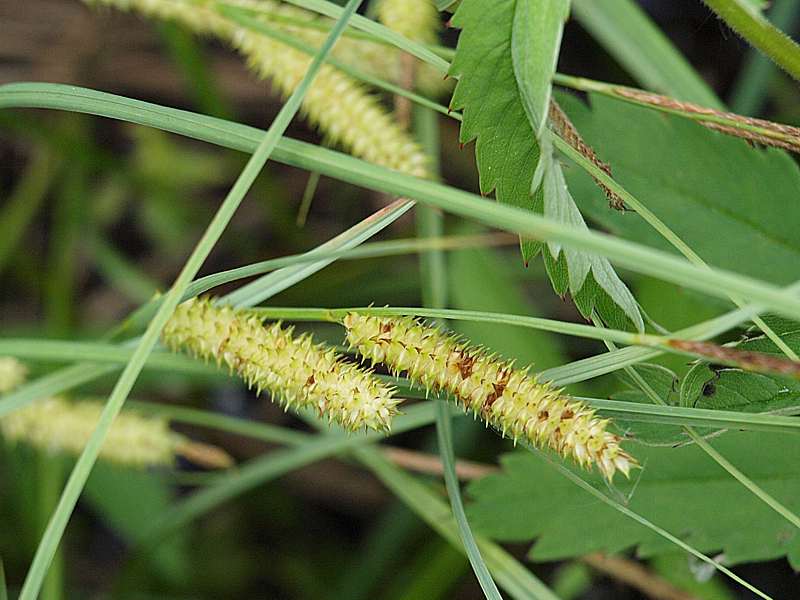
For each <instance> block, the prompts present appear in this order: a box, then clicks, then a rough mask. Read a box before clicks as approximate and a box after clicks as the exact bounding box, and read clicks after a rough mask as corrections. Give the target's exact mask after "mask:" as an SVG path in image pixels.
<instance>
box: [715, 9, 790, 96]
mask: <svg viewBox="0 0 800 600" xmlns="http://www.w3.org/2000/svg"><path fill="white" fill-rule="evenodd" d="M703 1H704V2H705V3H706V4H707V5H708V7H709V8H711V10H713V11H714V12H715V13H716V14H717V15H718V16H719V17H720V18H721V19H722V20H723V21H725V22H726V23H727V24H728V25H729V26H730V27H731V29H733V30H734V31H735V32H736V33H738V34H739V35H740V36H742V37H743V38H744V39H745V40H746V41H747V42H748V43H749V44H750V45H752V46H754V47H755V48H758V49H759V50H761V52H763V53H764V54H766V55H767V56H768V57H769V58H771V59H772V60H773V61H774V62H775V64H776V65H778V66H779V67H780V68H781V69H783V70H784V71H786V72H787V73H788V74H789V75H791V76H792V77H793V78H794V79H797V80H800V46H798V45H797V43H796V42H795V41H794V40H792V38H790V37H789V36H788V35H786V34H785V33H783V32H782V31H781V30H780V29H778V28H777V27H775V26H774V25H772V23H770V22H769V21H768V20H767V19H765V18H764V16H763V15H761V13H759V12H757V11H756V9H755V8H753V7H752V6H748V4H747V2H746V0H703Z"/></svg>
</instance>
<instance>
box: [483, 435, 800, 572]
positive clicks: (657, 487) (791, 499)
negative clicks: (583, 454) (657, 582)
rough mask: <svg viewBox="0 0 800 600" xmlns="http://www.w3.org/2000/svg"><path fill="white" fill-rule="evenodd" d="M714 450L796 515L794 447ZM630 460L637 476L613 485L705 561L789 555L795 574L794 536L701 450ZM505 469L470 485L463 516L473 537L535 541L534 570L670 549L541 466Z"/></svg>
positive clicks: (520, 455) (526, 457)
mask: <svg viewBox="0 0 800 600" xmlns="http://www.w3.org/2000/svg"><path fill="white" fill-rule="evenodd" d="M713 445H714V446H715V448H716V449H717V450H719V451H720V452H721V453H722V454H724V455H725V456H726V457H727V458H728V459H730V460H731V461H732V462H734V463H735V464H736V465H737V466H739V467H741V469H742V470H743V471H744V472H745V473H747V474H748V476H750V477H752V478H753V479H754V480H755V481H756V483H757V484H758V485H759V486H761V487H762V488H764V489H765V490H766V491H768V492H769V493H771V494H773V495H775V496H776V497H778V498H780V499H781V500H782V501H784V502H786V503H787V506H790V507H791V508H792V509H794V510H798V509H800V474H798V472H797V469H796V464H795V463H796V460H795V459H794V457H795V455H796V453H797V447H796V443H795V442H794V441H793V440H792V439H791V438H788V437H786V436H768V435H763V434H751V433H736V434H729V435H727V436H724V437H722V438H719V439H716V440H714V441H713ZM633 452H634V454H635V455H636V457H637V458H638V459H639V460H640V461H641V463H642V465H644V467H643V470H642V471H641V477H638V474H637V475H634V477H633V479H634V481H633V482H622V483H620V482H616V485H617V486H618V487H619V490H620V491H621V492H622V493H626V494H630V500H629V502H628V507H629V508H630V509H631V510H633V511H635V512H636V513H638V514H641V515H643V516H644V517H646V518H647V519H649V520H651V521H653V522H654V523H656V524H657V525H659V526H661V527H663V528H665V529H667V530H668V531H674V532H676V533H680V534H681V538H682V539H683V540H685V541H686V542H687V543H689V544H691V545H693V546H695V547H696V548H698V549H699V550H701V551H703V552H717V551H722V552H724V554H725V562H726V564H737V563H741V562H747V561H758V560H768V559H774V558H779V557H782V556H788V558H789V560H790V562H791V564H792V565H793V566H794V567H795V568H797V567H800V532H798V531H797V530H796V529H795V528H794V527H793V526H792V525H791V524H790V523H788V522H787V521H786V520H785V519H783V517H781V516H780V515H778V514H777V513H775V512H774V511H772V510H771V509H770V508H769V507H768V506H766V505H764V504H763V503H762V502H761V501H760V500H758V499H757V498H756V497H755V496H753V495H752V494H751V493H750V492H749V491H748V490H746V489H745V488H744V487H742V486H741V485H740V484H739V483H738V482H737V481H735V480H734V479H733V478H731V477H730V476H729V475H728V474H727V473H726V472H725V471H724V470H722V468H721V467H719V465H717V464H716V463H715V462H714V461H713V460H712V459H711V458H709V457H708V456H707V455H705V453H704V452H703V451H702V450H701V449H700V448H697V447H696V446H684V447H681V448H645V447H641V448H634V449H633ZM502 463H503V467H504V468H503V471H502V472H501V473H500V474H497V475H491V476H489V477H486V478H484V479H481V480H479V481H477V482H475V483H473V484H472V485H471V486H470V493H471V494H472V496H473V497H474V498H475V503H474V504H472V506H471V507H470V510H469V514H470V517H471V522H472V523H473V526H474V527H475V529H476V530H478V531H480V532H482V533H484V534H486V535H488V536H491V537H495V538H497V539H500V540H503V541H515V542H523V541H527V540H531V539H533V538H537V541H536V544H535V545H534V546H533V548H532V549H531V552H530V556H531V558H533V559H534V560H538V561H549V560H557V559H563V558H567V557H573V556H580V555H583V554H586V553H589V552H595V551H603V552H618V551H622V550H625V549H627V548H632V547H636V548H638V553H639V555H641V556H653V555H657V554H659V553H663V552H665V551H667V550H669V544H668V542H666V541H665V540H664V539H662V538H660V537H659V536H657V535H656V534H654V533H653V532H652V531H650V530H648V529H645V528H644V527H642V526H640V525H638V524H636V523H634V522H633V521H630V520H629V519H627V518H625V517H624V516H623V515H621V514H620V513H618V512H617V511H615V510H614V509H612V508H610V507H608V506H607V505H605V504H603V503H601V502H600V501H598V500H597V499H595V498H594V497H592V496H590V495H589V494H588V493H587V492H585V491H584V490H580V489H577V488H576V487H575V486H574V484H572V483H571V482H569V481H567V480H566V479H565V478H564V477H563V476H562V475H561V474H559V473H558V472H557V471H556V470H554V469H553V468H552V467H551V466H549V465H548V464H547V463H546V462H545V461H544V460H543V459H541V458H540V457H537V456H536V455H533V454H531V453H528V452H515V453H513V454H508V455H506V456H504V457H503V460H502ZM590 479H592V480H593V482H594V483H595V486H596V487H597V486H603V485H604V484H603V483H602V481H601V480H600V478H599V476H590ZM637 479H638V481H637ZM634 488H635V489H634Z"/></svg>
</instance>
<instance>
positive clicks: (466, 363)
mask: <svg viewBox="0 0 800 600" xmlns="http://www.w3.org/2000/svg"><path fill="white" fill-rule="evenodd" d="M456 365H457V366H458V372H459V373H461V379H466V378H467V377H469V376H470V375H472V368H473V367H474V366H475V357H474V356H469V355H467V354H464V352H463V351H461V350H459V359H458V361H456Z"/></svg>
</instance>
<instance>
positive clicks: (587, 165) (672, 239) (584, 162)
mask: <svg viewBox="0 0 800 600" xmlns="http://www.w3.org/2000/svg"><path fill="white" fill-rule="evenodd" d="M554 140H555V145H556V147H557V148H558V149H559V150H561V151H562V152H563V153H564V154H566V155H567V156H569V158H570V159H571V160H573V161H574V162H575V163H576V164H578V165H579V166H580V167H581V168H582V169H583V170H585V171H586V172H587V173H589V174H590V175H591V176H592V177H594V178H595V179H596V180H598V181H599V182H601V184H602V185H604V186H605V187H607V188H608V189H610V190H611V191H612V192H614V193H615V194H616V195H617V196H619V197H620V198H621V199H622V201H623V202H624V203H625V204H626V205H627V206H629V207H630V208H632V209H633V210H634V211H636V212H637V213H638V214H639V216H641V217H642V219H644V220H645V222H647V224H648V225H650V226H651V227H652V228H653V229H655V230H656V231H657V232H658V233H659V234H660V235H661V237H663V238H664V239H665V240H666V241H667V242H669V243H670V244H671V245H672V246H673V247H674V248H675V249H676V250H678V252H680V253H681V254H683V255H684V256H685V257H686V259H687V260H689V262H691V263H692V264H695V265H697V266H699V267H702V268H704V269H708V270H711V267H710V266H709V265H708V263H706V262H705V261H704V260H703V259H702V258H700V256H699V255H698V254H697V253H696V252H695V251H694V250H692V249H691V248H690V247H689V246H688V245H687V244H686V242H684V241H683V240H682V239H681V238H680V237H679V236H678V235H677V234H676V233H675V232H674V231H672V230H671V229H670V228H669V227H668V226H667V224H666V223H664V222H663V221H662V220H661V219H659V218H658V217H657V216H656V214H655V213H653V212H652V211H651V210H650V209H649V208H647V207H646V206H645V205H644V204H642V203H641V202H639V200H638V199H637V198H636V197H635V196H634V195H633V194H631V193H630V192H628V191H627V190H626V189H625V188H623V187H622V186H621V185H620V184H618V183H617V182H616V181H615V180H614V179H613V178H612V177H610V176H609V175H608V173H606V172H605V171H604V170H603V169H601V168H599V167H598V166H597V165H595V164H594V163H593V162H592V161H591V160H589V159H588V158H586V157H585V156H583V155H582V154H581V153H580V152H579V151H577V150H576V149H575V148H573V147H572V146H570V145H569V143H567V142H565V141H564V140H562V139H561V138H559V137H557V136H554ZM728 297H729V298H730V300H731V301H732V302H733V303H734V304H736V306H738V307H739V308H742V307H744V305H745V301H744V300H743V299H742V298H740V297H739V296H737V295H734V294H729V295H728ZM752 320H753V322H754V323H755V324H756V325H757V326H758V327H759V329H761V331H763V332H764V334H766V336H767V337H768V338H769V339H770V340H771V341H772V342H773V343H774V344H775V345H776V346H777V347H778V348H780V349H781V351H782V352H783V353H784V354H786V356H788V357H789V358H790V359H791V360H793V361H800V357H798V356H797V354H796V353H795V352H794V350H792V349H791V348H790V347H789V346H788V345H787V344H786V342H784V341H783V340H782V339H781V337H780V336H779V335H778V334H777V333H775V332H774V331H773V330H772V329H771V328H770V327H769V325H767V324H766V323H765V322H764V320H763V319H762V318H761V317H759V316H758V315H753V317H752Z"/></svg>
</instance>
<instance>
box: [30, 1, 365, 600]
mask: <svg viewBox="0 0 800 600" xmlns="http://www.w3.org/2000/svg"><path fill="white" fill-rule="evenodd" d="M359 4H360V0H350V2H348V4H347V7H346V8H345V9H344V11H343V14H342V17H341V18H340V19H339V21H338V22H337V24H336V27H334V29H333V30H332V31H331V34H330V36H329V37H328V39H327V41H326V44H325V45H324V46H323V48H322V49H321V50H320V53H319V54H318V55H317V56H316V57H315V58H314V61H313V62H312V64H311V65H310V66H309V67H308V71H307V73H306V74H305V76H304V77H303V81H302V82H301V83H300V85H298V87H297V89H296V91H295V92H294V93H293V94H292V96H291V97H290V98H289V100H288V101H287V102H286V104H285V105H284V106H283V108H281V110H280V112H279V113H278V115H277V117H276V118H275V120H274V121H273V123H272V125H271V126H270V128H269V130H268V131H267V133H266V134H265V135H264V137H263V139H262V140H261V141H260V143H259V144H258V147H257V148H256V151H255V152H254V154H253V156H251V158H250V160H249V161H248V163H247V165H246V166H245V168H244V170H243V171H242V173H241V174H240V176H239V178H238V179H237V181H236V183H235V184H234V185H233V187H232V189H231V191H230V192H229V193H228V195H227V196H226V198H225V200H224V201H223V203H222V205H221V206H220V208H219V210H218V211H217V213H216V214H215V215H214V218H213V219H212V221H211V223H210V224H209V226H208V229H207V230H206V232H205V233H204V234H203V236H202V238H201V239H200V241H199V242H198V244H197V246H196V248H195V250H194V251H193V252H192V254H191V256H190V257H189V259H188V260H187V261H186V264H185V265H184V267H183V269H182V270H181V272H180V274H179V275H178V277H177V279H176V280H175V283H174V284H173V286H172V288H171V289H170V291H169V292H168V293H167V295H166V298H165V300H164V304H163V305H162V306H161V307H160V308H159V310H158V312H157V313H156V315H155V316H154V317H153V320H152V321H151V322H150V324H149V326H148V328H147V331H146V332H145V334H144V335H143V336H142V339H141V341H140V342H139V344H138V345H137V347H136V350H135V351H134V354H133V356H132V357H131V359H130V361H129V362H128V363H127V364H126V366H125V369H124V370H123V372H122V375H121V376H120V378H119V379H118V380H117V383H116V384H115V386H114V389H113V390H112V392H111V395H110V396H109V398H108V401H107V403H106V405H105V407H104V409H103V411H102V413H101V415H100V418H99V420H98V425H97V427H96V428H95V430H94V432H93V433H92V435H91V437H90V438H89V440H88V442H87V444H86V446H85V448H84V450H83V452H82V453H81V455H80V457H79V458H78V461H77V463H76V465H75V467H74V469H73V471H72V473H71V474H70V477H69V479H68V480H67V483H66V486H65V487H64V491H63V492H62V494H61V498H60V499H59V502H58V505H57V507H56V510H55V511H54V513H53V515H52V517H51V519H50V522H49V523H48V525H47V528H46V530H45V532H44V535H43V536H42V539H41V540H40V542H39V546H38V548H37V549H36V553H35V555H34V558H33V562H32V563H31V567H30V570H29V571H28V574H27V576H26V577H25V581H24V583H23V585H22V589H21V591H20V596H19V597H20V600H36V598H37V597H38V596H39V591H40V590H41V587H42V583H43V581H44V578H45V576H46V574H47V570H48V568H49V566H50V563H51V561H52V559H53V556H54V554H55V552H56V549H57V548H58V545H59V542H60V541H61V537H62V536H63V534H64V530H65V529H66V526H67V523H68V521H69V518H70V516H71V515H72V512H73V510H74V508H75V505H76V504H77V501H78V497H79V496H80V494H81V491H82V490H83V487H84V485H85V484H86V480H87V479H88V477H89V473H90V471H91V469H92V467H93V466H94V463H95V462H96V461H97V457H98V456H99V454H100V450H101V448H102V446H103V442H104V440H105V438H106V436H107V434H108V432H109V430H110V429H111V426H112V424H113V422H114V419H115V418H116V417H117V415H118V414H119V412H120V410H121V409H122V405H123V404H124V402H125V400H126V399H127V396H128V394H129V393H130V391H131V389H132V388H133V385H134V383H135V381H136V379H137V377H138V375H139V373H140V372H141V370H142V368H143V366H144V363H145V361H146V360H147V356H148V355H149V354H150V353H151V352H152V350H153V348H154V347H155V345H156V342H157V341H158V336H159V334H160V333H161V330H162V329H163V328H164V326H165V325H166V322H167V320H168V319H169V317H170V315H171V314H172V312H173V311H174V310H175V308H176V307H177V305H178V303H179V301H180V298H181V296H182V295H183V293H184V292H185V290H186V287H188V285H189V283H190V282H191V280H192V279H193V278H194V277H195V275H196V274H197V272H198V271H199V270H200V267H201V266H202V264H203V262H204V261H205V259H206V258H207V257H208V255H209V254H210V253H211V250H212V249H213V247H214V245H215V244H216V242H217V240H218V239H219V238H220V236H221V235H222V232H223V231H224V229H225V226H226V225H227V224H228V222H229V221H230V219H231V218H232V217H233V214H234V212H235V211H236V209H237V208H238V206H239V204H240V203H241V201H242V200H243V198H244V196H245V194H246V193H247V191H248V189H249V188H250V186H251V185H252V183H253V181H254V180H255V178H256V176H257V175H258V174H259V172H260V171H261V168H262V167H263V165H264V163H266V161H267V159H268V158H269V156H270V154H271V153H272V151H273V150H274V148H275V146H276V144H277V142H278V140H279V139H280V137H281V135H282V134H283V132H284V131H285V130H286V127H288V125H289V122H290V121H291V119H292V117H293V116H294V115H295V113H296V112H297V110H298V109H299V107H300V102H301V101H302V99H303V97H304V95H305V94H306V92H307V91H308V89H309V86H310V84H311V82H312V81H313V79H314V77H315V76H316V74H317V72H318V71H319V69H320V67H321V66H322V63H323V61H324V60H325V57H326V56H327V54H329V53H330V50H331V48H332V47H333V44H334V43H335V42H336V39H337V38H338V37H339V36H340V35H341V32H342V31H343V30H344V27H345V25H346V24H347V20H348V19H349V17H350V16H351V15H352V14H353V13H354V12H355V10H356V9H357V8H358V5H359Z"/></svg>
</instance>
